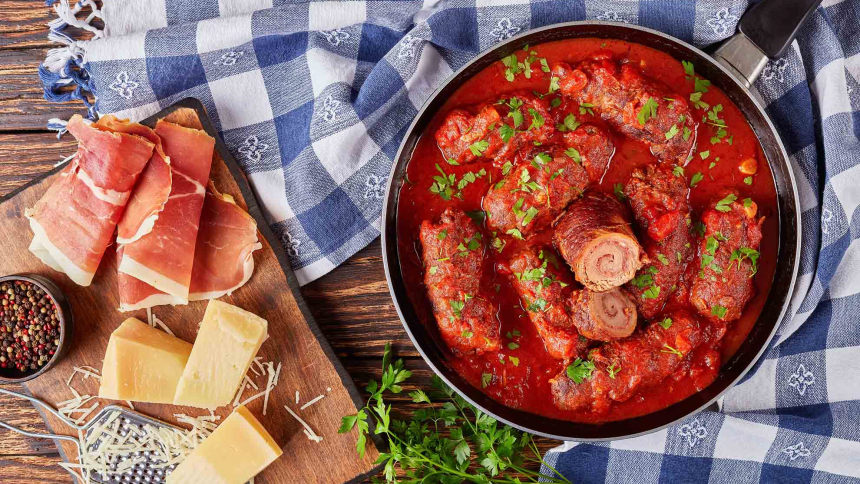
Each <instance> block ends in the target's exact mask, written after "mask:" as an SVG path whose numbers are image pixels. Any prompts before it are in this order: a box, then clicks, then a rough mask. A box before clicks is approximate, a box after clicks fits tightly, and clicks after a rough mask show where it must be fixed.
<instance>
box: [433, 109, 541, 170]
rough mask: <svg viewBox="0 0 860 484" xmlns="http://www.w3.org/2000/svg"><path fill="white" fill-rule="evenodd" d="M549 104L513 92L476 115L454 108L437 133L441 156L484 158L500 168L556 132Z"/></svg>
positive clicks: (464, 159) (464, 160)
mask: <svg viewBox="0 0 860 484" xmlns="http://www.w3.org/2000/svg"><path fill="white" fill-rule="evenodd" d="M548 119H551V118H550V113H549V102H548V101H547V100H545V99H542V98H539V97H537V96H535V95H534V94H531V93H526V92H516V93H514V94H512V95H511V96H510V97H509V98H504V99H502V100H501V101H500V102H498V103H495V104H485V105H482V106H479V107H478V108H477V114H474V115H473V114H471V113H470V112H469V111H467V110H465V109H454V110H453V111H451V112H450V113H448V115H447V116H446V117H445V119H444V120H443V121H442V124H441V125H440V126H439V128H438V129H437V130H436V133H435V138H436V144H437V145H438V146H439V149H440V150H441V151H442V155H443V156H444V157H445V158H446V159H449V160H454V161H455V162H457V163H469V162H472V161H476V160H480V159H481V158H485V159H486V160H493V162H494V163H495V164H496V165H498V166H501V165H502V164H504V163H505V162H507V161H511V160H512V159H513V158H514V156H516V154H517V153H518V152H519V150H520V149H522V148H526V147H529V146H533V145H534V144H535V143H546V142H548V141H549V139H550V137H551V136H552V135H553V133H555V126H554V125H553V123H552V122H547V120H548Z"/></svg>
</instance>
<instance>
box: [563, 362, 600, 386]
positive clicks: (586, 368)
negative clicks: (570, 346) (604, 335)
mask: <svg viewBox="0 0 860 484" xmlns="http://www.w3.org/2000/svg"><path fill="white" fill-rule="evenodd" d="M594 369H595V367H594V362H593V361H589V360H583V359H582V358H577V359H576V360H575V361H574V362H573V363H571V364H570V365H568V366H567V377H568V378H570V379H571V380H573V382H574V383H576V384H577V385H579V384H580V383H582V382H583V381H585V380H587V379H589V378H591V374H592V373H594Z"/></svg>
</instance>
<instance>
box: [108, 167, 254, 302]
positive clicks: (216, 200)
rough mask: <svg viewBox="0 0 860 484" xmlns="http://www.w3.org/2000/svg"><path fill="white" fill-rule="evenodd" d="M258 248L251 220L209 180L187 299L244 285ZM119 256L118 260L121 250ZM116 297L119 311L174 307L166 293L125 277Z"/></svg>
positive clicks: (211, 296)
mask: <svg viewBox="0 0 860 484" xmlns="http://www.w3.org/2000/svg"><path fill="white" fill-rule="evenodd" d="M261 248H263V246H262V244H261V243H260V242H259V240H258V238H257V222H256V221H255V220H254V218H253V217H251V216H250V215H248V212H246V211H244V210H242V208H241V207H239V206H238V205H236V203H235V202H234V201H233V197H231V196H230V195H222V194H221V193H219V192H218V190H217V189H215V186H214V185H213V184H212V182H211V181H210V182H209V186H208V187H207V190H206V199H205V202H204V203H203V213H202V214H201V215H200V230H199V231H198V233H197V244H196V248H195V249H194V268H193V271H192V275H191V286H190V294H189V297H188V299H189V300H190V301H199V300H203V299H215V298H219V297H221V296H223V295H225V294H232V293H233V291H235V290H236V289H238V288H240V287H242V286H243V285H245V283H246V282H248V280H249V279H250V278H251V274H253V273H254V257H253V252H254V251H255V250H258V249H261ZM119 254H120V255H119V257H120V259H121V258H122V249H120V252H119ZM119 295H120V311H134V310H137V309H145V308H150V307H153V306H157V305H160V304H174V303H173V302H172V301H173V299H172V296H170V295H169V294H165V293H163V292H161V291H159V290H158V289H155V288H154V287H152V286H150V285H149V284H146V283H145V282H141V281H140V280H138V279H135V278H133V277H131V276H128V275H125V274H120V287H119Z"/></svg>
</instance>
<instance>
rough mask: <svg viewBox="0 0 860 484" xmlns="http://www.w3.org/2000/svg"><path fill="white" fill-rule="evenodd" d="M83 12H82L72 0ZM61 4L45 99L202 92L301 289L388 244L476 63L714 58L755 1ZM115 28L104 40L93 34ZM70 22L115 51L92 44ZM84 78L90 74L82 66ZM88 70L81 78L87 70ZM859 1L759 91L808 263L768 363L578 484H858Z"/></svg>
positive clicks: (770, 74)
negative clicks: (515, 54)
mask: <svg viewBox="0 0 860 484" xmlns="http://www.w3.org/2000/svg"><path fill="white" fill-rule="evenodd" d="M64 1H67V0H64ZM81 1H82V3H83V7H84V8H83V12H81V13H79V14H78V15H77V17H78V19H76V18H74V15H75V14H76V13H78V12H79V11H80V10H81V8H80V7H79V6H77V5H75V6H74V7H69V6H68V4H64V3H63V2H62V1H61V2H60V3H59V4H58V6H59V7H60V8H59V13H60V20H58V21H56V22H54V23H53V24H52V27H53V30H54V33H53V34H52V38H53V39H54V40H57V41H60V42H63V43H64V44H66V47H62V48H60V49H57V50H55V51H52V52H51V54H50V55H49V59H48V60H47V61H46V64H45V66H44V67H43V69H42V70H41V74H42V79H43V82H44V83H45V85H46V96H47V97H48V98H50V99H56V100H64V99H70V98H80V97H81V96H82V92H81V91H80V90H78V91H77V92H72V93H68V92H65V91H60V90H58V89H57V88H58V87H60V86H64V85H68V84H75V85H77V86H79V89H82V90H90V91H92V92H93V93H94V94H95V95H96V98H97V103H96V105H95V106H94V109H95V110H97V111H98V112H100V113H115V114H118V115H120V116H126V117H130V118H132V119H141V118H144V117H146V116H148V115H150V114H152V113H155V112H157V111H159V110H160V109H161V108H163V107H166V106H168V105H170V104H171V103H173V102H174V101H176V100H179V99H181V98H184V97H188V96H192V97H196V98H198V99H200V100H201V101H203V103H204V104H205V105H206V107H207V109H208V111H209V113H210V114H211V116H212V118H213V121H214V123H215V125H216V127H217V128H218V130H219V131H220V132H221V135H222V137H223V139H224V140H225V142H226V143H227V145H228V147H229V148H230V149H231V151H232V152H233V154H234V155H235V156H236V158H237V159H238V160H239V161H240V163H242V166H243V168H244V169H245V171H246V173H247V174H248V175H249V178H250V179H251V182H252V184H253V186H254V188H255V189H256V191H257V194H258V197H259V199H260V201H261V202H262V204H263V205H264V207H265V209H266V210H267V212H268V216H269V217H270V221H271V224H272V227H273V228H274V229H275V231H276V232H277V233H278V234H279V235H280V236H281V240H282V241H283V243H284V245H285V246H286V248H287V249H288V251H289V253H290V256H291V257H292V262H293V266H294V268H295V269H296V271H297V273H298V275H299V279H300V281H301V282H302V283H306V282H308V281H311V280H313V279H315V278H317V277H319V276H321V275H322V274H324V273H326V272H327V271H329V270H331V269H332V268H333V267H335V266H337V265H338V264H339V263H341V262H342V261H344V260H345V259H346V258H348V257H349V256H350V255H352V254H353V253H355V252H356V251H357V250H359V249H360V248H362V247H364V246H365V245H366V244H367V243H368V242H370V241H371V240H372V239H373V238H375V237H376V236H377V235H378V234H379V228H378V227H379V223H380V219H381V207H382V197H383V193H384V190H385V184H386V178H387V176H388V173H389V169H390V167H391V163H392V158H393V156H394V154H395V152H396V151H397V148H398V146H399V144H400V142H401V140H402V138H403V135H404V132H405V129H406V127H407V126H408V125H409V123H410V122H411V120H412V118H413V117H414V115H415V114H416V113H417V111H418V109H419V108H420V107H421V105H422V104H423V102H424V100H425V99H426V98H427V97H428V96H429V95H430V93H431V92H432V91H433V90H434V89H435V88H436V87H437V86H439V85H440V84H441V83H442V82H443V81H444V80H445V79H446V78H447V77H448V76H449V75H450V74H451V73H452V72H453V71H455V70H456V69H458V68H459V67H460V66H462V65H463V64H464V63H466V62H467V61H468V60H469V59H471V58H472V57H474V56H475V55H476V54H477V53H479V52H480V51H483V50H485V49H487V48H489V47H490V46H492V45H494V44H496V43H497V42H500V41H503V40H505V39H508V38H510V37H512V36H514V35H516V34H519V33H521V32H525V31H527V30H529V29H531V28H535V27H539V26H543V25H548V24H552V23H558V22H563V21H569V20H583V19H595V20H605V21H617V22H627V23H638V24H641V25H645V26H648V27H651V28H655V29H657V30H661V31H663V32H667V33H669V34H671V35H674V36H676V37H679V38H681V39H683V40H686V41H689V42H692V43H693V44H696V45H699V46H705V45H710V44H713V43H715V42H717V41H719V40H722V39H725V38H727V37H728V36H730V35H732V34H733V33H734V31H735V27H736V24H737V21H738V19H739V17H740V16H741V15H742V13H743V11H744V10H745V8H746V7H747V1H746V0H734V1H732V2H724V1H717V0H697V1H695V2H694V1H684V2H680V1H679V2H671V1H668V0H639V1H636V0H629V1H625V0H603V1H596V2H583V1H582V0H578V1H558V2H553V1H549V2H543V1H542V2H537V1H532V2H529V1H528V0H520V1H507V2H504V3H502V2H491V1H489V0H471V1H469V0H460V1H455V2H450V3H445V2H432V1H428V2H424V3H422V2H420V1H417V2H410V1H398V0H392V1H375V0H368V1H353V2H342V3H336V2H316V1H311V2H286V1H284V0H124V1H120V0H105V7H104V8H103V9H102V11H100V12H96V13H93V14H89V18H87V19H84V16H85V15H87V14H88V9H87V8H86V5H87V4H91V2H92V0H81ZM95 16H101V17H103V18H104V21H105V29H104V30H97V29H94V28H92V27H90V26H89V23H88V20H91V19H92V17H95ZM66 24H72V25H75V26H77V27H82V28H89V29H90V30H92V31H94V33H95V34H96V35H97V36H100V37H102V38H101V39H99V40H95V41H92V42H78V41H75V40H74V39H72V38H70V37H68V36H66V35H64V34H63V33H62V29H63V27H64V26H65V25H66ZM76 66H77V67H76ZM80 67H82V68H83V69H82V70H81V69H79V68H80ZM858 80H860V2H858V0H844V1H840V0H825V1H824V3H823V5H822V7H821V8H819V9H818V10H817V12H816V13H815V14H814V16H813V17H812V19H811V20H810V21H809V22H808V23H807V25H806V26H805V27H804V28H803V30H802V32H801V34H800V36H799V37H798V40H797V41H796V42H795V43H794V44H793V45H792V48H791V49H790V51H789V52H788V54H787V55H786V56H785V57H784V58H783V59H780V60H778V61H773V62H770V63H769V64H768V65H767V67H766V68H765V70H764V73H763V74H762V76H761V78H760V79H759V80H758V81H757V82H756V85H755V89H756V90H757V91H758V94H759V95H760V97H761V98H762V99H763V100H764V104H765V105H766V106H767V111H768V113H769V114H770V116H771V117H772V119H773V120H774V122H775V123H776V125H777V127H778V129H779V131H780V134H781V136H782V139H783V140H784V142H785V143H786V147H787V149H788V152H789V154H790V157H791V162H792V167H793V168H794V172H795V176H796V178H797V182H798V185H799V186H798V189H799V193H800V204H801V209H802V212H803V213H802V222H803V224H802V225H803V248H802V255H801V269H800V276H799V280H798V284H797V288H796V291H795V294H794V295H793V297H792V303H791V309H790V311H789V314H788V315H787V316H786V318H785V320H784V321H783V322H782V324H781V327H780V329H779V333H778V335H777V337H776V338H775V339H774V341H773V343H772V344H771V347H770V348H769V349H768V351H767V353H766V355H765V356H764V357H763V358H762V360H761V361H760V362H759V364H758V365H757V368H756V370H755V371H754V372H752V373H751V374H750V376H748V377H747V378H746V380H745V381H744V382H743V383H741V384H740V385H738V386H737V387H735V388H734V389H732V390H731V391H730V392H729V393H728V394H727V395H726V396H725V397H724V398H723V399H722V401H721V402H720V408H721V410H720V411H719V412H711V411H706V412H702V413H700V414H698V415H696V416H695V417H693V418H690V419H689V420H688V421H686V422H682V423H681V424H678V425H674V426H672V427H669V428H668V429H665V430H662V431H660V432H657V433H653V434H650V435H647V436H644V437H640V438H636V439H629V440H623V441H616V442H611V443H602V444H576V443H569V444H567V445H565V446H564V447H562V448H560V449H557V451H555V452H550V453H549V454H548V456H547V460H548V462H549V463H550V464H551V465H553V466H554V467H555V468H557V469H558V470H559V471H561V472H562V473H564V474H565V475H566V476H567V477H569V478H570V479H571V480H572V481H574V482H577V483H590V482H619V483H621V482H623V483H626V482H636V483H655V482H685V483H689V482H711V483H738V482H742V483H745V482H860V317H858V315H860V211H858V210H857V207H858V206H860V84H858Z"/></svg>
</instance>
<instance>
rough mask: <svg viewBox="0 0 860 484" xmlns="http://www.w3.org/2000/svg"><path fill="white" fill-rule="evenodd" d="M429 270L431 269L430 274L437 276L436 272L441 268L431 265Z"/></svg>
mask: <svg viewBox="0 0 860 484" xmlns="http://www.w3.org/2000/svg"><path fill="white" fill-rule="evenodd" d="M429 271H430V275H431V276H435V275H436V272H438V271H439V268H438V267H436V266H430V269H429Z"/></svg>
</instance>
